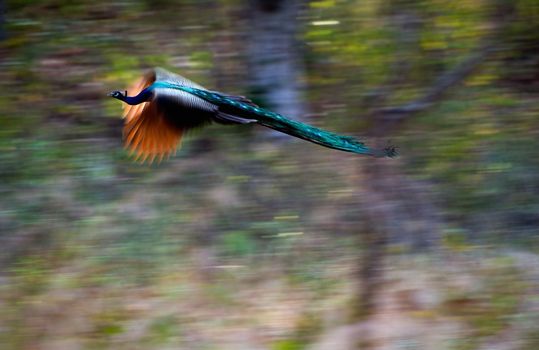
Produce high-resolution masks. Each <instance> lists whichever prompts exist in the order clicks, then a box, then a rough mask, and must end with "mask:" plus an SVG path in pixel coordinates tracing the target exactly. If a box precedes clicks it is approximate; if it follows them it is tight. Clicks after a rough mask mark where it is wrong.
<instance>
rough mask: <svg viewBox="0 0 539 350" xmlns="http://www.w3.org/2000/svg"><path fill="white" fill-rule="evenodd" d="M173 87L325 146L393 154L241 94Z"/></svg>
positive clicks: (391, 155)
mask: <svg viewBox="0 0 539 350" xmlns="http://www.w3.org/2000/svg"><path fill="white" fill-rule="evenodd" d="M169 87H171V86H169ZM174 88H177V89H180V90H183V91H186V92H189V93H190V94H193V95H195V96H198V97H200V98H202V99H204V100H206V101H208V102H211V103H213V104H215V105H217V106H219V109H220V110H222V111H223V112H224V113H226V114H230V115H234V116H238V117H241V118H250V119H254V120H256V121H257V123H258V124H260V125H264V126H266V127H268V128H271V129H275V130H277V131H280V132H283V133H285V134H288V135H292V136H295V137H298V138H301V139H304V140H307V141H310V142H314V143H316V144H319V145H322V146H325V147H329V148H333V149H337V150H341V151H345V152H352V153H357V154H365V155H369V156H373V157H394V156H396V154H397V152H396V150H395V147H393V146H390V147H387V148H385V149H383V150H373V149H370V148H368V147H367V146H365V144H364V143H363V142H361V141H359V140H356V139H355V138H353V137H351V136H342V135H338V134H334V133H332V132H329V131H325V130H322V129H319V128H316V127H314V126H311V125H307V124H304V123H301V122H298V121H295V120H291V119H288V118H285V117H283V116H282V115H280V114H277V113H274V112H271V111H268V110H266V109H263V108H260V107H258V106H256V105H255V104H253V103H252V102H251V101H249V100H247V99H245V98H243V97H238V96H228V95H223V94H220V93H217V92H213V91H207V90H202V89H197V88H193V87H187V86H174Z"/></svg>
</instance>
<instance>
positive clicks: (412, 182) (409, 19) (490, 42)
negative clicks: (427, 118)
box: [356, 0, 513, 349]
mask: <svg viewBox="0 0 539 350" xmlns="http://www.w3.org/2000/svg"><path fill="white" fill-rule="evenodd" d="M502 1H503V0H502ZM504 3H505V4H506V5H507V4H508V2H504ZM411 6H413V2H407V3H400V6H397V8H396V9H394V11H395V12H394V14H393V16H392V19H393V20H392V21H391V22H392V23H393V24H394V25H395V26H397V29H398V30H397V32H398V33H400V38H397V43H398V47H399V48H400V49H399V51H400V52H399V53H398V54H397V55H396V56H397V57H399V59H397V60H396V61H395V63H394V67H393V68H394V69H393V70H394V71H395V72H398V74H396V75H395V77H394V78H391V79H390V81H389V82H388V83H387V86H386V87H384V88H381V89H379V92H378V95H376V96H375V97H374V100H375V102H374V105H377V106H378V107H377V108H375V109H374V110H373V111H372V112H371V113H370V118H371V120H372V128H371V135H372V136H373V137H375V138H383V137H387V135H391V133H392V132H395V131H396V130H397V128H402V127H404V126H405V125H406V124H408V123H409V122H410V121H411V120H412V119H413V117H414V116H416V115H417V114H419V113H421V112H424V111H426V110H428V109H429V108H431V107H432V106H434V105H435V104H437V103H438V102H440V101H441V100H442V99H443V97H444V96H445V94H446V93H447V92H448V91H449V90H450V89H451V88H453V87H455V86H456V85H458V84H460V83H462V82H463V81H464V80H466V79H467V78H468V77H469V76H470V75H472V74H473V73H474V72H475V71H476V69H477V68H478V67H479V66H481V65H482V64H483V63H484V62H486V61H487V60H488V59H489V58H490V56H492V54H493V53H495V52H496V48H497V47H498V46H497V45H499V43H498V40H497V37H498V36H499V34H500V32H501V31H502V30H504V29H506V24H507V22H508V19H507V18H504V19H503V20H499V19H497V18H496V13H494V14H493V15H494V16H493V22H494V23H495V27H494V29H493V30H492V32H491V33H490V35H488V36H487V37H485V38H484V40H483V41H482V42H481V43H479V45H478V46H477V48H476V50H474V51H473V52H472V53H471V54H470V55H468V56H467V57H464V58H463V59H462V61H461V62H460V63H459V64H457V65H455V66H454V67H451V68H449V69H448V70H446V71H444V72H441V73H440V75H439V76H438V77H436V78H435V79H434V80H433V83H432V85H431V86H430V87H428V88H426V89H425V91H424V93H423V94H422V95H421V96H420V97H419V98H417V99H415V100H412V101H410V102H409V103H406V104H404V105H402V106H397V107H390V108H382V107H381V106H383V105H384V104H385V101H387V100H389V96H390V94H391V90H392V89H393V88H394V87H395V86H396V87H398V85H399V84H398V82H399V81H401V80H402V79H406V75H405V73H404V72H402V71H401V70H402V69H403V67H406V64H407V63H406V62H405V60H406V51H408V50H410V49H411V50H414V49H415V50H420V48H419V46H418V45H417V44H418V42H417V39H418V35H417V34H418V30H419V28H420V23H421V21H420V18H419V17H418V16H417V14H414V12H415V11H414V9H413V7H411ZM512 11H513V10H512V7H511V6H509V8H507V7H506V8H505V13H512ZM506 17H509V16H506ZM371 103H372V101H371ZM362 165H363V166H361V172H362V174H363V175H364V176H365V178H364V179H363V183H365V184H367V185H366V186H365V188H364V190H363V191H364V192H363V193H362V196H363V201H362V204H363V205H362V210H363V213H364V215H365V222H366V227H365V230H364V233H363V243H364V247H365V249H364V250H365V253H364V255H363V258H362V260H361V263H360V267H359V269H358V278H359V280H360V283H361V284H360V290H359V293H358V298H359V303H358V304H359V305H358V309H357V310H356V316H357V317H358V318H360V319H365V318H367V317H368V316H370V315H371V314H373V313H374V312H375V309H376V296H377V295H378V294H379V292H380V288H381V286H382V284H383V278H384V260H385V255H386V252H387V244H388V242H399V243H404V245H405V246H407V247H409V248H411V249H413V250H417V249H418V248H422V249H425V248H427V249H428V248H439V247H440V238H441V233H442V231H443V227H444V226H445V220H444V218H443V215H442V211H441V210H440V208H439V207H438V203H436V200H435V198H434V196H433V194H434V192H433V191H432V185H431V184H430V183H428V182H427V181H423V180H421V181H420V180H416V179H413V178H410V177H409V176H407V175H406V173H405V171H404V169H403V167H402V166H403V164H402V161H401V160H400V159H393V160H388V159H374V160H369V161H368V162H367V161H365V162H363V163H362ZM360 338H361V343H360V344H358V346H359V348H360V349H370V348H373V343H372V341H370V339H371V337H370V334H368V327H366V330H365V332H364V334H361V335H360Z"/></svg>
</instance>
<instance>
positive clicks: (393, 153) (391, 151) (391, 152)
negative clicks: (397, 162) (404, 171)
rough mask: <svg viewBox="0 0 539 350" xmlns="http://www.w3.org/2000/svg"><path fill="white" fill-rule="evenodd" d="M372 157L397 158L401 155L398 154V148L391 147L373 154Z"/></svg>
mask: <svg viewBox="0 0 539 350" xmlns="http://www.w3.org/2000/svg"><path fill="white" fill-rule="evenodd" d="M372 155H373V156H374V157H376V158H386V157H387V158H395V157H397V156H398V155H399V153H398V152H397V147H396V146H394V145H389V146H387V147H386V148H384V149H381V150H376V151H374V152H372Z"/></svg>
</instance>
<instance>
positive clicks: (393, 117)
mask: <svg viewBox="0 0 539 350" xmlns="http://www.w3.org/2000/svg"><path fill="white" fill-rule="evenodd" d="M493 52H495V50H494V44H493V43H491V42H489V43H488V44H484V45H481V47H480V48H479V49H477V50H476V51H475V52H474V53H472V54H471V55H470V56H468V57H467V58H465V59H464V60H463V61H462V62H461V63H459V64H457V65H456V66H455V67H454V68H453V69H450V70H448V71H447V72H445V73H443V74H442V75H441V76H440V77H438V79H436V81H435V82H434V84H433V85H432V86H431V87H430V88H429V89H428V90H427V91H426V92H425V93H424V94H423V96H421V97H419V98H417V99H416V100H414V101H411V102H409V103H407V104H404V105H402V106H397V107H387V108H380V109H378V110H377V111H376V114H377V115H379V116H382V119H384V121H400V120H402V119H405V118H406V117H408V116H410V115H413V114H416V113H419V112H422V111H424V110H426V109H427V108H430V107H431V106H432V105H433V104H434V103H436V102H438V101H440V100H441V99H442V97H443V96H444V94H445V93H446V92H447V91H448V90H450V89H451V88H452V87H454V86H456V85H458V84H460V83H462V82H463V81H464V80H466V79H467V78H468V77H469V76H470V75H471V74H472V73H473V72H474V71H475V70H476V69H477V68H478V67H479V66H480V65H481V64H482V63H483V62H485V61H486V60H487V58H488V57H489V56H490V55H491V54H492V53H493Z"/></svg>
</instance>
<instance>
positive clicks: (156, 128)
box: [123, 72, 183, 163]
mask: <svg viewBox="0 0 539 350" xmlns="http://www.w3.org/2000/svg"><path fill="white" fill-rule="evenodd" d="M154 81H155V73H154V72H150V73H148V74H146V75H145V76H144V77H143V78H141V79H140V80H139V81H137V82H136V83H135V84H133V86H132V87H131V88H129V90H127V91H128V95H129V96H135V95H138V94H139V93H140V92H141V91H142V90H144V89H145V88H147V87H148V86H150V85H151V84H152V83H153V82H154ZM124 118H125V123H124V129H123V133H124V145H125V147H126V148H128V149H129V150H130V154H136V159H137V160H138V159H140V160H141V161H142V162H144V161H146V160H149V161H150V163H151V162H153V161H154V160H155V159H156V158H158V160H159V161H161V160H162V159H163V157H164V156H169V155H170V154H171V153H172V152H174V151H175V150H176V148H177V147H178V145H179V144H180V141H181V137H182V134H183V130H182V129H179V128H177V127H176V126H174V125H171V124H170V123H169V122H168V121H167V120H166V119H165V117H164V115H163V113H162V112H160V111H159V109H158V108H157V105H156V104H155V103H154V102H144V103H141V104H138V105H134V106H131V105H129V104H125V105H124Z"/></svg>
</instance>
